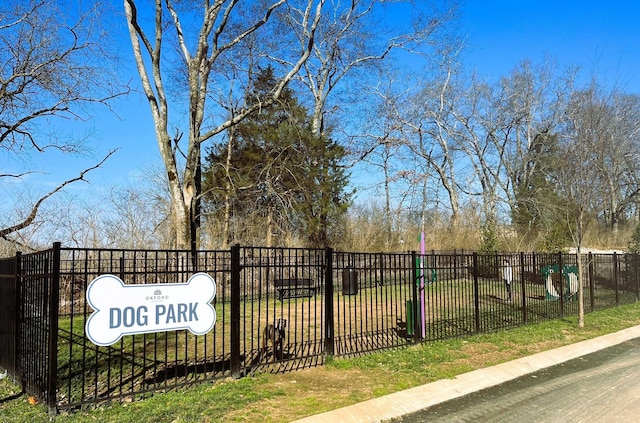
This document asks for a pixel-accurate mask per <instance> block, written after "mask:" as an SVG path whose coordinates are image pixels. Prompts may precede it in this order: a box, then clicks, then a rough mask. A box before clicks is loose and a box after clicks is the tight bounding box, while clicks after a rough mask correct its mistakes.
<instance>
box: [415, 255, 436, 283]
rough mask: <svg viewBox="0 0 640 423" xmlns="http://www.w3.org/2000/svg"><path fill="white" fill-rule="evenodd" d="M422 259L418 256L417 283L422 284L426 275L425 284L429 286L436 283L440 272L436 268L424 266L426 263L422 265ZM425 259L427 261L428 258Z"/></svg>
mask: <svg viewBox="0 0 640 423" xmlns="http://www.w3.org/2000/svg"><path fill="white" fill-rule="evenodd" d="M420 260H421V259H420V257H416V275H417V279H416V283H417V284H420V280H421V279H422V278H423V277H424V285H425V286H429V285H431V284H433V283H435V281H436V280H437V279H438V273H437V272H436V269H433V268H431V267H426V266H424V264H422V265H421V263H420ZM423 260H425V261H426V259H423ZM429 273H431V275H429ZM429 276H430V277H429Z"/></svg>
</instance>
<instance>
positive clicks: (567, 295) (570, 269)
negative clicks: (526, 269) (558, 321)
mask: <svg viewBox="0 0 640 423" xmlns="http://www.w3.org/2000/svg"><path fill="white" fill-rule="evenodd" d="M541 271H542V275H543V276H544V280H545V283H544V285H545V299H547V300H559V299H560V294H559V293H558V291H557V290H556V287H555V286H554V285H553V278H552V275H553V274H554V273H559V272H560V268H559V267H558V265H557V264H552V265H549V266H545V267H543V268H542V270H541ZM562 279H563V281H564V283H563V285H564V293H563V295H564V299H565V300H575V299H577V298H578V267H577V266H567V265H565V266H562Z"/></svg>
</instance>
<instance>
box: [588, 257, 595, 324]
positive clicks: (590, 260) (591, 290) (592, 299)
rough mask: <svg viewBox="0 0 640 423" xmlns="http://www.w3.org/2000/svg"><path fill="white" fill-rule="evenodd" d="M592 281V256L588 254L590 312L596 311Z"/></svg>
mask: <svg viewBox="0 0 640 423" xmlns="http://www.w3.org/2000/svg"><path fill="white" fill-rule="evenodd" d="M594 285H595V284H594V280H593V254H592V253H589V297H590V300H591V301H590V302H589V305H590V306H591V311H594V310H595V309H596V299H595V290H594Z"/></svg>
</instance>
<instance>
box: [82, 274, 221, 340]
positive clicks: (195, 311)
mask: <svg viewBox="0 0 640 423" xmlns="http://www.w3.org/2000/svg"><path fill="white" fill-rule="evenodd" d="M215 295H216V283H215V281H214V280H213V278H212V277H211V276H209V275H208V274H206V273H196V274H195V275H193V276H191V277H190V278H189V280H188V281H187V283H173V284H147V285H125V284H124V283H123V282H122V281H121V280H120V278H118V277H117V276H113V275H102V276H98V277H97V278H95V279H94V280H93V281H91V283H90V284H89V287H88V288H87V302H88V303H89V305H90V306H91V308H93V309H94V312H93V313H92V314H91V316H89V319H88V320H87V323H86V325H85V330H86V333H87V337H88V338H89V339H90V340H91V342H93V343H94V344H96V345H100V346H107V345H111V344H113V343H115V342H116V341H118V340H119V339H120V338H121V337H122V336H123V335H134V334H141V333H153V332H165V331H169V330H178V329H188V330H190V331H191V332H192V333H193V334H195V335H204V334H205V333H207V332H209V331H210V330H211V329H212V328H213V325H214V324H215V322H216V311H215V309H214V308H213V306H212V305H211V301H212V300H213V298H214V297H215Z"/></svg>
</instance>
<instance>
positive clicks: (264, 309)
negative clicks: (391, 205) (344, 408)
mask: <svg viewBox="0 0 640 423" xmlns="http://www.w3.org/2000/svg"><path fill="white" fill-rule="evenodd" d="M638 264H639V263H638V256H637V255H618V254H610V255H588V256H584V260H583V269H584V270H583V274H584V278H583V288H584V289H583V291H584V299H585V309H586V311H587V312H588V311H593V310H596V309H601V308H606V307H612V306H616V305H619V304H624V303H632V302H635V301H637V299H638V296H639V276H640V275H639V274H638V273H639V269H638ZM507 270H508V272H506V271H507ZM197 272H204V273H207V274H209V275H210V276H211V277H213V278H214V279H215V281H216V286H217V294H216V296H215V298H214V300H213V301H212V305H213V306H214V308H215V311H216V315H217V321H216V324H215V326H214V327H213V329H212V330H211V331H209V332H208V333H206V334H204V335H194V334H193V333H191V332H189V331H188V330H173V331H167V332H160V333H148V334H138V335H130V336H124V337H122V338H121V339H120V340H119V341H117V342H116V343H114V344H113V345H110V346H98V345H95V344H93V343H92V342H91V341H90V340H89V338H88V337H87V335H86V333H85V324H86V322H87V319H88V318H89V316H90V315H91V313H92V312H93V310H92V308H91V307H90V306H89V304H88V302H87V300H86V295H87V292H86V291H87V287H88V285H89V283H90V282H91V281H92V280H93V279H95V278H96V277H98V276H101V275H105V274H111V275H114V276H117V277H118V278H119V279H121V280H122V281H123V282H124V283H125V284H127V285H138V284H150V283H153V284H162V283H183V282H186V281H187V280H188V279H189V278H190V277H191V276H192V275H193V274H195V273H197ZM505 276H506V277H507V278H509V279H512V281H511V283H510V286H509V287H508V288H507V285H506V284H505V282H504V280H503V279H504V277H505ZM577 291H578V278H577V263H576V256H575V255H567V254H534V253H515V254H498V253H495V254H489V255H479V254H475V253H455V254H440V253H437V252H432V253H430V254H425V255H420V254H417V253H415V252H408V253H376V254H371V253H351V252H336V251H333V250H332V249H330V248H329V249H292V248H257V247H239V246H236V247H233V248H232V249H230V250H225V251H199V252H198V253H197V254H196V255H195V256H192V255H191V254H190V253H188V252H185V251H137V250H99V249H79V248H61V246H60V245H59V244H55V245H54V247H53V248H52V249H51V250H47V251H43V252H39V253H34V254H18V255H16V256H15V257H11V258H8V259H1V260H0V317H1V318H2V322H3V324H2V325H1V326H0V366H2V367H3V368H5V369H7V370H8V372H9V374H10V375H11V376H12V377H13V378H14V379H15V380H16V381H18V382H20V383H21V384H22V386H24V388H25V390H26V391H27V392H29V393H31V394H33V395H36V396H38V397H39V398H40V399H41V400H42V401H43V402H45V403H46V404H48V405H49V407H50V408H51V409H57V410H61V409H66V410H71V409H76V408H80V407H85V406H90V405H95V404H99V403H102V402H106V401H114V400H115V401H121V400H135V399H138V398H142V397H144V396H145V395H148V394H149V393H151V392H156V391H162V390H167V389H171V388H174V387H178V386H184V385H189V384H193V383H197V382H200V381H204V380H211V379H219V378H224V377H228V376H232V377H240V376H242V375H244V374H247V373H251V372H285V371H290V370H295V369H298V368H303V367H310V366H316V365H320V364H322V363H323V362H324V359H325V357H326V356H328V355H339V356H344V355H355V354H363V353H367V352H370V351H374V350H379V349H385V348H393V347H399V346H404V345H408V344H411V343H415V342H425V341H432V340H438V339H445V338H452V337H462V336H467V335H472V334H477V333H481V332H489V331H496V330H501V329H505V328H511V327H515V326H519V325H523V324H529V323H534V322H540V321H543V320H549V319H553V318H558V317H562V316H567V315H574V314H577V312H578V307H577Z"/></svg>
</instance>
